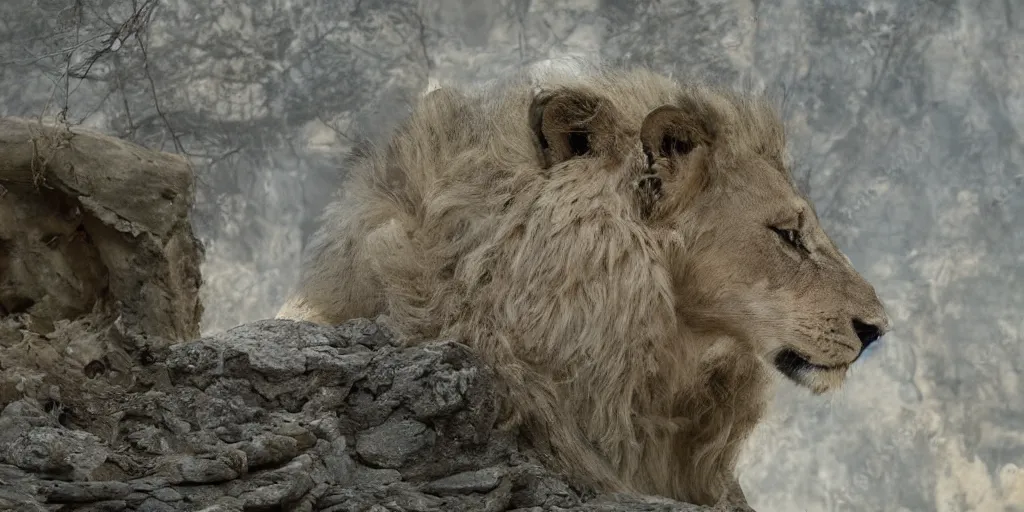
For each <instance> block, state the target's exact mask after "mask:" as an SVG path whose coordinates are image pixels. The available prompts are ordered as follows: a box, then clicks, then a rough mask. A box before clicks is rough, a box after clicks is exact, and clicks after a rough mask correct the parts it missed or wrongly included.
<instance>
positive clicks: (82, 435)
mask: <svg viewBox="0 0 1024 512" xmlns="http://www.w3.org/2000/svg"><path fill="white" fill-rule="evenodd" d="M152 357H154V359H155V362H152V363H150V364H144V365H140V366H139V367H138V368H137V369H136V370H135V371H134V372H133V373H132V379H131V380H132V381H133V382H134V383H133V385H132V386H131V389H126V388H123V387H120V386H117V385H111V384H107V383H104V380H103V377H102V376H98V377H97V378H96V379H94V385H93V386H90V387H88V388H87V389H82V390H80V392H79V393H78V394H77V395H76V396H75V397H74V398H71V399H69V400H67V401H66V402H62V403H60V404H47V403H41V402H39V401H38V400H34V399H22V400H18V401H15V402H12V403H10V404H8V405H7V407H6V408H5V409H4V410H3V413H2V414H0V480H2V481H3V482H5V485H4V486H3V490H2V491H0V509H5V508H4V507H10V508H11V509H13V510H52V509H49V508H46V507H48V506H52V505H56V504H61V505H63V506H65V507H66V508H64V509H61V510H140V511H143V510H144V511H161V512H162V511H179V510H180V511H184V510H204V511H214V510H224V511H227V510H306V511H312V510H318V511H338V512H340V511H352V512H355V511H373V512H384V511H418V512H428V511H438V512H441V511H444V512H456V511H506V510H519V511H523V512H525V511H538V512H539V511H548V510H551V511H554V510H564V511H583V510H594V511H607V512H612V511H655V510H657V511H700V510H710V509H709V508H706V507H698V506H695V505H688V504H684V503H678V502H673V501H670V500H665V499H660V498H654V497H643V496H626V495H594V494H591V493H587V492H581V491H579V490H578V489H576V488H574V487H573V486H572V485H570V484H569V483H567V482H566V481H565V480H564V479H562V478H560V477H559V476H557V475H555V474H552V473H551V472H549V471H548V470H546V469H545V468H544V466H543V465H542V464H541V463H540V462H539V460H538V459H537V457H535V456H534V455H533V452H532V451H531V450H530V449H529V448H528V447H526V446H524V445H522V444H521V441H520V439H519V438H518V437H517V436H516V435H514V433H512V432H509V431H506V430H502V429H499V428H497V426H496V419H497V410H496V407H495V397H494V389H495V387H494V385H493V382H492V379H493V376H492V373H491V372H490V371H489V370H488V369H487V368H486V366H484V365H482V364H481V363H480V362H479V360H478V359H477V358H476V357H475V356H474V355H473V354H472V352H471V351H470V350H469V349H468V348H467V347H466V346H465V345H462V344H459V343H456V342H454V341H450V340H435V341H429V342H425V343H417V344H414V345H411V346H404V345H401V344H399V343H398V342H397V341H396V339H395V337H394V336H393V335H392V334H391V333H390V332H389V331H388V329H387V328H386V327H385V326H384V325H382V323H378V322H373V321H370V320H354V321H351V322H348V323H346V324H344V325H341V326H338V327H323V326H317V325H313V324H309V323H305V322H292V321H289V320H265V321H260V322H255V323H252V324H247V325H243V326H240V327H237V328H235V329H232V330H230V331H227V332H225V333H221V334H218V335H215V336H211V337H208V338H203V339H200V340H198V341H192V342H186V343H180V344H175V345H172V346H170V347H168V348H165V349H163V350H161V351H159V352H154V353H153V354H152Z"/></svg>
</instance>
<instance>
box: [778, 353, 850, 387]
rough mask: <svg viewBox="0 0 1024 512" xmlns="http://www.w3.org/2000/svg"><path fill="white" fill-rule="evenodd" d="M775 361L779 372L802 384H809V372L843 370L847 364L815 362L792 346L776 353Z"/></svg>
mask: <svg viewBox="0 0 1024 512" xmlns="http://www.w3.org/2000/svg"><path fill="white" fill-rule="evenodd" d="M773 362H774V364H775V368H776V369H778V370H779V372H781V373H782V374H783V375H785V376H786V377H787V378H789V379H790V380H792V381H793V382H795V383H797V384H801V385H807V375H808V373H811V372H829V371H841V370H844V369H846V366H847V365H845V364H840V365H835V366H825V365H820V364H814V363H812V362H810V361H809V360H808V358H807V357H805V356H804V355H802V354H800V353H799V352H797V351H795V350H793V349H791V348H784V349H782V350H781V351H779V353H778V354H776V355H775V359H774V361H773Z"/></svg>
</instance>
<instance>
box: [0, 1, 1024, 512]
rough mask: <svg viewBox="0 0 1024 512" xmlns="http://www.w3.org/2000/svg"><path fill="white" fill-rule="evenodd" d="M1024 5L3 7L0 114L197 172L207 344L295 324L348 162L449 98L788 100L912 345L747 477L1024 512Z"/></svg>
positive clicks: (769, 433)
mask: <svg viewBox="0 0 1024 512" xmlns="http://www.w3.org/2000/svg"><path fill="white" fill-rule="evenodd" d="M1022 52H1024V4H1020V3H1018V2H1016V1H1015V0H964V1H956V0H868V1H852V0H818V1H811V0H806V1H805V0H778V1H764V0H704V1H697V0H681V1H669V0H662V1H657V0H647V1H635V2H628V1H624V0H618V1H615V0H570V1H553V0H547V1H537V0H534V1H531V0H494V1H485V0H479V1H472V0H434V1H414V0H387V1H385V0H376V1H374V0H338V1H327V0H209V1H203V2H200V1H198V0H194V1H187V0H134V1H132V0H3V1H2V2H0V115H5V116H9V115H14V116H26V117H40V116H42V117H43V118H45V119H54V118H57V119H66V120H67V122H69V123H71V124H73V125H81V126H86V127H91V128H94V129H99V130H101V131H103V132H106V133H110V134H113V135H117V136H120V137H123V138H126V139H130V140H133V141H135V142H138V143H140V144H142V145H145V146H147V147H150V148H155V149H163V150H165V151H170V152H177V153H181V154H185V155H188V156H189V157H190V158H191V160H192V162H193V164H194V165H195V167H196V170H197V173H198V177H199V183H198V189H197V203H198V204H197V207H196V210H195V213H194V221H193V222H194V225H195V229H196V231H197V233H198V234H199V235H200V237H201V238H202V240H203V242H204V243H205V245H206V260H205V264H204V267H203V275H204V278H205V285H204V286H205V288H204V292H203V300H204V302H205V306H206V315H205V318H204V325H203V330H204V332H206V333H211V332H216V331H219V330H223V329H226V328H230V327H233V326H235V325H237V324H240V323H243V322H247V321H251V320H256V319H261V318H267V317H271V316H273V315H274V313H275V312H276V310H277V308H278V306H279V305H280V304H281V302H282V301H283V300H284V296H285V294H286V293H287V292H288V290H289V289H290V287H291V286H292V285H293V284H294V282H295V280H296V277H297V272H298V264H299V254H300V251H301V250H302V244H303V241H304V240H305V239H306V238H307V237H308V236H309V234H310V233H311V232H312V230H314V229H315V226H316V218H317V216H318V215H319V212H320V211H321V209H322V208H323V206H324V205H325V204H326V203H327V201H328V200H329V199H330V197H331V194H332V193H333V192H334V191H335V189H336V187H337V185H338V182H339V179H340V178H341V177H342V176H343V169H342V167H341V162H342V159H343V158H344V154H345V151H346V150H347V149H349V148H350V147H352V145H353V144H354V142H355V141H357V140H359V138H360V137H363V136H366V135H371V136H372V135H373V134H374V133H376V131H379V130H380V129H381V127H382V126H385V125H386V124H387V123H389V122H392V121H394V120H395V119H396V118H400V117H402V116H404V115H405V114H406V112H407V111H408V102H409V100H410V99H412V98H414V97H415V96H417V95H419V94H420V93H421V92H423V90H424V89H426V88H427V87H428V85H430V84H433V83H437V82H440V83H445V82H452V81H455V82H462V83H465V82H468V81H476V80H486V79H490V78H494V77H496V76H499V75H501V74H503V73H505V72H507V71H508V70H511V69H514V68H516V67H518V66H522V65H526V64H530V63H535V62H538V61H543V60H545V59H549V58H558V57H562V56H584V57H590V58H595V57H596V58H600V59H603V60H605V61H607V62H612V63H625V64H644V65H648V66H650V67H652V68H654V69H655V70H658V71H661V72H664V73H671V74H673V75H674V76H677V77H683V78H685V77H697V78H703V79H708V80H711V81H714V82H718V83H726V84H731V85H734V86H736V87H744V88H747V89H752V90H755V91H765V92H766V93H768V94H771V95H772V97H774V98H776V99H777V101H778V104H780V105H784V107H785V109H784V113H785V118H786V119H785V120H786V123H787V127H788V130H789V137H790V147H791V150H792V153H793V155H794V157H795V162H796V165H795V167H794V169H793V172H794V174H795V175H796V176H797V177H798V179H799V181H800V183H801V186H802V187H803V188H804V189H805V191H806V192H808V193H809V195H810V196H811V198H812V199H813V200H814V201H815V203H816V206H817V209H818V212H819V214H820V216H821V218H822V222H823V223H824V225H825V228H826V229H827V230H828V231H829V232H830V233H831V234H832V236H833V238H834V239H835V241H836V242H837V243H838V244H839V246H840V247H841V248H842V249H843V250H844V251H845V252H846V253H847V254H848V255H849V257H850V258H851V260H852V261H853V262H854V265H855V266H856V267H857V268H858V269H859V270H860V271H861V272H862V273H863V274H864V275H865V276H866V277H867V278H868V280H870V281H871V282H872V283H874V284H875V286H876V288H877V290H878V293H879V295H880V296H881V297H882V299H883V300H884V301H885V302H886V304H887V306H888V307H889V311H890V314H891V315H892V317H893V320H894V325H895V329H894V331H893V332H892V334H891V335H889V336H887V337H886V339H885V340H884V341H883V342H882V343H881V346H880V347H879V350H876V351H874V353H873V354H872V355H871V357H869V358H868V359H867V360H865V361H863V363H861V364H858V366H857V367H856V368H854V370H853V371H852V374H851V376H850V379H849V381H848V383H847V385H846V386H845V387H844V389H843V390H842V391H840V392H839V393H838V394H836V395H834V396H832V397H826V398H820V397H813V396H810V395H809V393H807V392H805V391H802V390H800V389H797V388H795V387H794V386H792V385H788V384H784V385H782V386H781V387H780V395H779V398H778V400H777V402H776V405H775V406H774V409H773V411H772V413H771V416H770V418H769V419H768V421H767V422H766V424H765V425H764V426H763V427H762V428H760V429H759V430H758V431H757V433H756V435H755V437H754V439H753V440H752V441H751V444H750V448H749V449H748V451H747V453H746V454H745V456H744V459H743V462H742V464H741V482H742V483H743V485H744V488H745V489H746V493H747V496H748V498H749V500H750V501H751V505H752V506H753V507H754V508H755V509H757V510H760V511H787V512H788V511H805V510H806V511H853V510H857V511H878V510H885V511H898V512H904V511H915V512H916V511H930V510H936V511H941V512H949V511H1003V510H1006V511H1024V469H1022V468H1024V381H1022V379H1024V314H1022V312H1024V285H1022V277H1024V169H1022V162H1024V155H1022V151H1024V143H1022V139H1021V132H1022V130H1024V61H1022Z"/></svg>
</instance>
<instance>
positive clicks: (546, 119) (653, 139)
mask: <svg viewBox="0 0 1024 512" xmlns="http://www.w3.org/2000/svg"><path fill="white" fill-rule="evenodd" d="M638 76H640V75H638ZM640 80H642V81H643V83H642V84H640V85H638V84H635V83H634V84H630V88H629V89H628V90H627V91H623V94H618V93H616V91H614V90H610V89H609V87H608V86H604V85H600V84H599V85H598V86H595V87H589V88H588V87H586V86H574V85H573V84H570V85H567V86H562V87H556V88H553V89H550V90H546V91H542V92H540V93H538V94H536V95H535V96H534V98H533V103H532V105H531V109H530V122H531V126H532V128H533V131H534V133H535V136H536V139H537V141H538V147H539V153H540V158H541V161H542V162H543V164H542V165H543V166H544V167H545V169H546V172H550V173H554V174H561V173H594V176H595V177H596V176H597V175H598V173H605V172H615V173H620V174H621V175H622V176H624V177H628V178H627V179H624V180H623V182H622V183H623V186H622V187H621V188H622V190H621V191H620V193H621V194H622V195H623V196H625V197H629V198H630V199H631V200H632V201H634V205H635V216H636V221H637V222H638V223H642V224H643V225H645V226H646V229H648V230H649V232H651V233H654V236H655V237H656V238H659V239H661V240H662V241H663V242H665V243H664V244H663V246H664V247H665V254H664V261H665V264H666V266H667V268H668V270H669V273H670V274H671V276H672V280H673V288H674V295H675V297H674V300H675V301H676V310H677V312H678V318H679V321H680V322H682V323H683V324H684V325H686V326H687V327H689V328H691V329H693V330H695V331H698V332H701V333H703V334H706V335H708V337H709V338H710V339H713V338H714V337H715V336H716V335H728V336H729V337H730V338H731V339H734V340H736V341H737V342H739V343H740V344H742V345H743V346H746V347H748V348H749V349H750V350H752V351H753V352H754V353H755V354H756V355H757V356H758V357H760V358H761V359H762V360H764V361H766V362H767V363H769V364H770V365H771V366H773V367H774V368H776V369H777V370H778V371H779V372H781V373H782V374H784V375H785V376H786V377H788V378H790V379H791V380H793V381H794V382H796V383H798V384H800V385H802V386H805V387H807V388H809V389H811V390H812V391H813V392H815V393H823V392H826V391H829V390H831V389H834V388H836V387H838V386H839V385H840V384H841V383H842V381H843V379H844V377H845V375H846V371H847V369H848V368H849V367H850V365H852V364H853V363H854V362H855V361H856V360H857V359H858V358H859V357H860V355H861V354H862V353H863V351H864V349H865V348H867V347H868V346H869V345H870V344H872V343H874V342H875V341H877V340H878V339H879V338H880V337H881V336H882V335H883V334H885V332H886V331H888V330H889V328H890V321H889V318H888V316H887V314H886V312H885V309H884V307H883V305H882V304H881V302H880V301H879V299H878V297H877V296H876V294H875V290H874V288H873V287H872V286H871V285H870V284H869V283H868V282H867V281H866V280H865V279H864V278H863V277H862V276H861V275H860V274H859V273H858V272H857V271H856V270H855V269H854V268H853V266H852V265H851V263H850V261H849V259H847V257H846V256H845V255H844V254H843V253H842V252H840V250H839V249H838V248H837V247H836V245H835V243H833V241H832V240H831V239H830V238H829V236H828V234H826V233H825V231H824V230H823V229H822V226H821V225H820V223H819V221H818V217H817V215H816V213H815V210H814V207H813V206H812V205H811V203H810V201H809V200H808V199H807V198H806V197H804V196H803V195H801V194H800V193H799V192H798V191H797V189H796V187H795V186H794V183H793V181H792V179H791V177H790V174H789V171H788V169H787V164H786V159H785V157H784V154H785V149H784V147H785V139H784V132H783V128H782V124H781V122H780V120H779V117H778V115H777V114H776V112H775V111H774V110H773V109H772V108H771V107H770V106H769V105H768V104H767V103H765V102H763V101H761V100H758V99H753V98H750V97H748V96H741V95H739V94H733V93H729V92H724V91H721V90H717V89H713V88H708V87H703V86H691V87H682V88H681V87H679V86H677V85H675V84H671V85H669V82H667V81H664V80H660V79H657V78H655V77H650V76H641V78H640ZM609 170H611V171H609Z"/></svg>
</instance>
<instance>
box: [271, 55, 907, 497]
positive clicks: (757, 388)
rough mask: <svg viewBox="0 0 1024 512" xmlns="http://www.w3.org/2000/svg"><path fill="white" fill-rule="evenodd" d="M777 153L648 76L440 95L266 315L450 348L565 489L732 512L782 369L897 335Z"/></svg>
mask: <svg viewBox="0 0 1024 512" xmlns="http://www.w3.org/2000/svg"><path fill="white" fill-rule="evenodd" d="M785 146H786V141H785V132H784V129H783V124H782V122H781V120H780V117H779V115H778V113H777V111H776V110H775V109H774V108H773V107H772V106H771V104H770V102H768V101H767V100H766V99H764V98H762V97H760V96H756V95H751V94H742V93H739V92H735V91H731V90H728V89H726V88H722V87H715V86H711V85H708V84H704V83H696V82H693V83H690V82H681V81H676V80H673V79H670V78H668V77H666V76H663V75H660V74H657V73H655V72H653V71H651V70H647V69H643V68H636V69H624V68H610V67H603V66H593V67H592V68H586V69H582V70H579V71H578V72H576V73H559V72H557V71H552V72H549V73H546V74H544V75H542V76H538V75H537V74H530V73H528V72H524V73H519V74H516V75H514V76H513V77H512V78H510V79H508V80H506V81H504V82H499V83H497V84H492V85H491V86H489V87H484V88H480V89H462V88H457V87H454V86H444V87H441V88H439V89H437V90H434V91H433V92H430V93H429V94H428V95H426V96H425V97H424V98H422V100H421V101H419V103H418V104H417V105H416V106H415V107H414V108H413V109H412V112H411V114H410V115H409V117H408V118H407V119H406V120H405V121H404V122H403V123H402V124H401V125H400V126H398V127H397V128H396V129H395V130H394V131H393V132H392V135H391V137H390V139H388V140H387V143H386V144H382V145H380V146H369V147H366V148H364V150H363V151H362V153H361V154H359V155H357V157H356V158H355V160H354V163H353V164H352V166H351V169H350V172H349V175H348V177H347V178H346V183H345V185H344V187H343V195H342V196H340V198H339V199H338V200H336V201H335V202H334V203H332V204H331V205H329V206H328V208H327V209H326V212H325V214H324V217H323V218H322V226H321V227H320V229H319V230H318V231H317V233H316V234H315V235H314V236H313V238H312V239H311V241H310V244H309V250H308V252H307V255H306V257H305V258H304V262H303V268H302V271H301V277H300V280H299V284H298V285H297V287H296V289H295V291H294V292H293V294H292V296H291V297H289V298H288V299H287V301H286V302H285V304H284V305H283V306H282V308H281V310H280V311H279V313H278V318H286V319H293V320H302V321H310V322H316V323H321V324H337V323H340V322H343V321H345V320H348V319H352V318H357V317H374V316H376V315H382V314H383V315H386V316H385V317H386V318H388V320H389V321H390V322H391V324H392V326H393V327H394V328H395V330H396V331H397V332H399V333H400V334H401V335H402V336H404V338H405V339H407V340H422V339H431V338H438V337H451V338H455V339H459V340H462V341H464V342H465V343H467V344H468V345H469V346H470V347H471V348H472V349H473V350H474V351H475V352H476V353H477V354H479V356H480V357H481V358H482V359H483V360H484V361H485V362H486V363H488V364H489V365H490V366H491V367H492V368H493V369H494V371H495V373H496V375H497V376H498V382H499V386H500V389H499V397H500V398H501V400H502V405H503V410H504V411H506V413H507V425H508V426H516V427H521V428H523V429H524V431H525V432H527V433H528V434H529V435H530V438H531V439H532V441H533V444H534V446H536V447H538V450H540V451H541V452H542V453H544V454H547V456H548V457H549V459H548V460H549V461H550V464H551V465H552V466H553V467H556V468H557V469H559V470H560V471H563V472H564V473H565V474H566V475H568V476H569V477H570V478H571V479H573V481H574V482H576V483H579V484H580V485H584V486H587V487H589V488H591V489H595V490H600V491H607V492H636V493H644V494H654V495H662V496H667V497H670V498H673V499H677V500H681V501H686V502H690V503H695V504H704V505H722V504H726V505H728V504H739V505H745V503H746V498H745V497H744V494H743V491H742V489H741V488H740V486H739V484H738V481H737V478H736V477H735V466H736V461H737V457H738V455H739V453H740V450H741V447H742V445H743V444H744V441H745V440H746V439H747V438H748V436H749V434H750V433H751V430H752V429H753V428H754V427H755V425H757V423H758V421H759V420H760V419H761V417H762V415H763V414H764V412H765V408H766V405H767V404H768V403H769V401H770V398H771V394H772V390H773V389H774V385H773V384H774V381H775V380H776V379H775V376H776V375H779V374H781V375H782V376H784V377H786V378H788V379H789V380H791V381H793V382H794V383H796V384H797V385H799V386H803V387H805V388H807V389H809V390H810V391H812V392H813V393H815V394H822V393H825V392H828V391H831V390H834V389H836V388H838V387H839V386H841V384H842V383H843V380H844V377H845V375H846V372H847V369H848V368H850V366H851V365H852V364H854V362H855V361H857V359H858V358H859V356H860V355H861V353H862V352H863V351H864V349H865V348H867V347H868V346H869V345H870V344H872V343H873V342H875V341H876V340H878V339H879V338H881V337H882V336H883V335H884V334H885V333H886V332H887V331H888V330H889V329H890V320H889V317H888V315H887V313H886V311H885V309H884V307H883V305H882V303H881V302H880V300H879V298H878V297H877V295H876V292H875V290H874V288H873V287H872V285H871V284H869V283H868V282H867V281H866V280H865V279H864V278H863V277H862V276H861V275H860V274H859V273H858V272H857V271H856V270H855V269H854V268H853V266H852V264H851V262H850V260H849V259H847V257H846V256H845V255H844V254H843V253H842V252H840V250H839V249H838V248H837V247H836V245H835V244H834V243H833V241H832V240H831V239H830V238H829V236H828V235H827V234H826V233H825V231H824V230H823V229H822V227H821V224H820V223H819V220H818V217H817V215H816V213H815V209H814V207H813V205H812V204H811V202H810V201H809V200H808V198H806V197H805V196H804V195H802V194H801V193H800V192H798V190H797V188H796V187H795V186H794V182H793V180H792V178H791V175H790V172H789V170H788V163H787V162H788V156H787V154H786V149H785Z"/></svg>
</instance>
